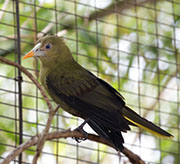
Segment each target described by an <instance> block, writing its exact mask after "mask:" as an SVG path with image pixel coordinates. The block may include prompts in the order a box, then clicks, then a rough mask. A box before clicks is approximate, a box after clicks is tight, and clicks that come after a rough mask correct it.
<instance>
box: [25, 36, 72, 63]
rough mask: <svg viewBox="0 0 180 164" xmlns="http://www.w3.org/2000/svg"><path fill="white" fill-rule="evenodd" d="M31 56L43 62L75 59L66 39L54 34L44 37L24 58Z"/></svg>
mask: <svg viewBox="0 0 180 164" xmlns="http://www.w3.org/2000/svg"><path fill="white" fill-rule="evenodd" d="M30 57H37V58H39V59H40V60H41V62H42V64H47V63H51V62H61V61H62V62H65V61H67V60H71V59H73V58H72V55H71V53H70V51H69V49H68V47H67V46H66V45H65V43H64V40H63V39H62V38H61V37H57V36H52V35H48V36H44V37H42V38H41V39H40V40H39V41H38V42H37V44H36V45H35V46H34V48H33V49H32V50H31V51H30V52H28V53H27V54H26V55H25V56H24V57H23V59H26V58H30Z"/></svg>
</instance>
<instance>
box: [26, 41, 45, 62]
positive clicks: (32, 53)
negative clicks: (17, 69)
mask: <svg viewBox="0 0 180 164" xmlns="http://www.w3.org/2000/svg"><path fill="white" fill-rule="evenodd" d="M40 47H41V43H38V44H37V45H36V46H35V47H34V48H33V49H32V50H31V51H30V52H28V53H27V54H26V55H25V56H24V57H23V59H27V58H30V57H33V56H34V57H36V56H42V52H40Z"/></svg>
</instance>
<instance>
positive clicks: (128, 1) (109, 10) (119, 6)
mask: <svg viewBox="0 0 180 164" xmlns="http://www.w3.org/2000/svg"><path fill="white" fill-rule="evenodd" d="M158 1H160V0H124V1H118V2H117V3H111V4H110V5H109V6H107V7H106V8H104V9H99V10H98V11H95V12H93V13H92V14H90V15H89V20H96V19H98V18H102V17H105V16H108V15H110V14H116V13H122V11H124V10H127V9H130V8H132V7H135V6H140V5H143V4H145V3H154V2H158Z"/></svg>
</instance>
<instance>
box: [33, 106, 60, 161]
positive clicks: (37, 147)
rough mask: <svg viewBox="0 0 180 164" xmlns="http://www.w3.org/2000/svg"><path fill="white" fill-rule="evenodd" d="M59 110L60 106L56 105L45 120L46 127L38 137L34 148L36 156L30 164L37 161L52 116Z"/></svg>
mask: <svg viewBox="0 0 180 164" xmlns="http://www.w3.org/2000/svg"><path fill="white" fill-rule="evenodd" d="M59 108H60V105H58V106H57V107H56V108H55V110H53V111H50V112H49V115H48V120H47V123H46V127H45V128H44V130H43V132H42V134H41V135H40V137H39V141H38V143H37V146H36V154H35V156H34V158H33V161H32V164H36V163H37V160H38V158H39V156H40V154H41V152H42V148H43V146H44V143H45V141H46V136H47V134H48V132H49V129H50V126H51V123H52V120H53V117H54V115H55V114H56V112H57V111H58V109H59Z"/></svg>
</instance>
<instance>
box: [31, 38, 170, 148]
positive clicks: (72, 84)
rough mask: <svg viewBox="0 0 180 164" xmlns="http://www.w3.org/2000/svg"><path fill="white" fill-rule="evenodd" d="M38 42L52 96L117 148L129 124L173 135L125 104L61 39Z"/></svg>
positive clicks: (43, 77) (43, 75) (43, 76)
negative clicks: (78, 62)
mask: <svg viewBox="0 0 180 164" xmlns="http://www.w3.org/2000/svg"><path fill="white" fill-rule="evenodd" d="M39 42H40V43H41V47H40V48H39V49H37V50H35V56H36V51H41V52H43V53H44V55H41V56H38V58H39V59H40V61H41V69H40V72H41V74H40V75H41V83H42V84H43V86H44V87H45V89H46V90H47V92H48V93H49V95H50V96H51V97H52V99H53V100H54V101H55V102H56V103H57V104H60V105H61V107H62V108H63V109H64V110H65V111H67V112H69V113H71V114H73V115H75V116H78V117H81V118H83V119H88V124H89V125H90V126H91V127H92V129H94V131H96V133H98V134H99V135H100V136H101V137H103V138H105V139H107V140H108V141H109V142H111V143H112V144H113V145H114V147H115V148H116V149H117V150H120V151H122V150H123V145H122V143H124V140H123V137H122V134H121V132H122V131H123V132H126V131H127V130H130V127H129V125H135V126H140V127H143V128H145V129H148V130H150V131H151V132H154V131H155V133H157V134H159V135H161V136H166V137H171V135H170V134H169V133H167V132H165V131H164V130H162V129H161V128H159V127H157V126H156V125H154V124H153V123H151V122H149V121H147V120H145V119H143V118H142V117H140V116H139V115H138V114H136V113H135V112H134V111H132V110H131V109H130V108H128V107H126V106H125V102H124V99H123V97H122V96H121V95H120V93H119V92H117V91H116V90H115V89H114V88H112V87H111V86H110V85H109V84H108V83H106V82H105V81H103V80H101V79H99V78H97V77H96V76H95V75H93V74H92V73H90V72H89V71H87V70H86V69H84V68H83V67H81V66H80V65H79V64H77V63H76V62H75V60H74V59H73V57H72V55H71V53H70V51H69V49H68V47H67V46H66V45H65V43H64V41H63V40H62V39H61V38H59V37H55V36H46V37H44V38H42V39H41V40H40V41H39ZM46 45H50V48H46V47H47V46H46ZM48 47H49V46H48Z"/></svg>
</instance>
